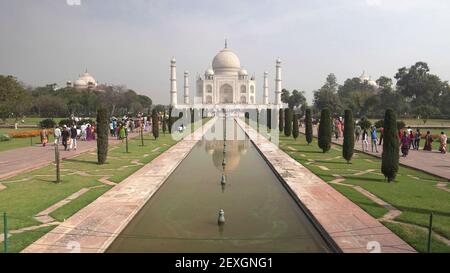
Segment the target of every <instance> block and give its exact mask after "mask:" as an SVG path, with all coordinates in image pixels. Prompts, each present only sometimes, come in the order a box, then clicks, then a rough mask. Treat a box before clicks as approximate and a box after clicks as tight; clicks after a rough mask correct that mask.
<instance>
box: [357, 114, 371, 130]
mask: <svg viewBox="0 0 450 273" xmlns="http://www.w3.org/2000/svg"><path fill="white" fill-rule="evenodd" d="M358 125H359V126H360V127H361V129H363V130H364V129H366V130H367V129H369V128H370V126H372V122H370V120H368V119H367V117H362V118H361V120H360V121H359V122H358Z"/></svg>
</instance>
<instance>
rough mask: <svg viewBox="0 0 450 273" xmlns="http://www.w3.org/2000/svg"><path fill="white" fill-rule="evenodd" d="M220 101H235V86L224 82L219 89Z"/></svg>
mask: <svg viewBox="0 0 450 273" xmlns="http://www.w3.org/2000/svg"><path fill="white" fill-rule="evenodd" d="M219 101H220V103H233V87H231V85H229V84H224V85H222V86H221V87H220V90H219Z"/></svg>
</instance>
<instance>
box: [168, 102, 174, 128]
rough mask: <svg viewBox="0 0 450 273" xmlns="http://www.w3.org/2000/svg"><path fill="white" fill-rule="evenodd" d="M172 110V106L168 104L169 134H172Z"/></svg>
mask: <svg viewBox="0 0 450 273" xmlns="http://www.w3.org/2000/svg"><path fill="white" fill-rule="evenodd" d="M172 110H173V108H172V106H170V107H169V118H168V120H167V121H168V123H169V124H168V128H169V134H172V124H173V121H172Z"/></svg>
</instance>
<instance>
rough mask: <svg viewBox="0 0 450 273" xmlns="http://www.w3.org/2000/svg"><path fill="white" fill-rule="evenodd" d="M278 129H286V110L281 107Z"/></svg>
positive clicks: (281, 130)
mask: <svg viewBox="0 0 450 273" xmlns="http://www.w3.org/2000/svg"><path fill="white" fill-rule="evenodd" d="M278 129H279V130H280V133H281V132H283V130H284V111H283V109H280V111H279V112H278Z"/></svg>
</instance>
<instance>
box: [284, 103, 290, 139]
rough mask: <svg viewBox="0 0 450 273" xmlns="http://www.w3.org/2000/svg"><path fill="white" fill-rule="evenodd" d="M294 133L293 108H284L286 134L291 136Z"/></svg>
mask: <svg viewBox="0 0 450 273" xmlns="http://www.w3.org/2000/svg"><path fill="white" fill-rule="evenodd" d="M291 134H292V110H291V108H286V109H284V135H285V136H287V137H289V136H291Z"/></svg>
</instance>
